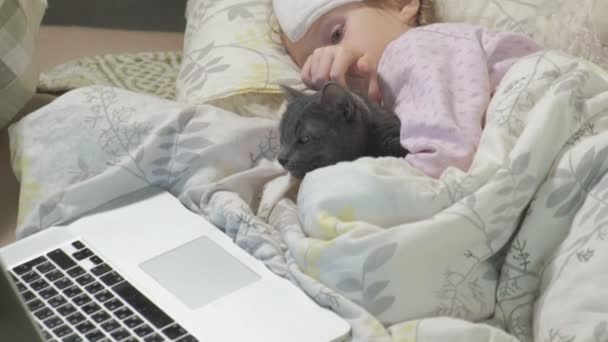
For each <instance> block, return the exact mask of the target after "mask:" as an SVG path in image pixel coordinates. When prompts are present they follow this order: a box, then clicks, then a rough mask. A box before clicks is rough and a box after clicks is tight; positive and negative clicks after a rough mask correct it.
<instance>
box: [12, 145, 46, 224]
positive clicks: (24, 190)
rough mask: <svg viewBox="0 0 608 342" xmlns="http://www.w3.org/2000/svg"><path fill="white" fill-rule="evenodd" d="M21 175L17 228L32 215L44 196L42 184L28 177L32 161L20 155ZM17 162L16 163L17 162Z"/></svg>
mask: <svg viewBox="0 0 608 342" xmlns="http://www.w3.org/2000/svg"><path fill="white" fill-rule="evenodd" d="M19 161H20V163H19V164H18V165H19V167H20V174H21V189H20V192H19V211H18V212H17V226H19V225H21V224H22V223H23V222H24V220H25V218H26V217H27V216H28V215H29V214H30V212H31V211H32V209H33V208H34V205H36V204H37V201H38V200H40V194H42V184H40V183H38V182H36V181H34V180H33V178H34V177H28V174H29V170H30V166H29V165H30V160H29V158H27V157H26V156H23V155H20V158H19ZM15 162H16V161H15Z"/></svg>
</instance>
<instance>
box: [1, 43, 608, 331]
mask: <svg viewBox="0 0 608 342" xmlns="http://www.w3.org/2000/svg"><path fill="white" fill-rule="evenodd" d="M607 118H608V74H607V73H606V72H605V71H602V69H600V68H599V67H596V66H595V65H593V64H591V63H588V62H585V61H584V60H580V59H575V58H572V57H570V56H566V55H563V54H561V53H558V52H552V51H546V52H542V53H537V54H534V55H531V56H530V57H527V58H525V59H524V60H522V61H521V62H519V63H517V64H516V65H515V66H514V67H513V68H512V69H511V70H510V71H509V72H508V73H507V75H506V76H505V78H504V79H503V81H502V82H501V84H500V87H499V89H498V90H497V92H496V94H495V95H494V97H493V99H492V102H491V104H490V106H489V109H488V113H487V118H486V123H485V129H484V133H483V136H482V140H481V143H480V147H479V150H478V152H477V154H476V157H475V160H474V162H473V165H472V167H471V169H470V170H469V172H467V173H463V172H461V171H459V170H457V169H448V170H447V171H446V172H445V173H444V174H443V176H442V177H441V178H440V179H438V180H435V179H430V178H427V177H425V176H423V175H422V174H420V173H419V172H418V171H417V170H415V169H413V168H412V167H410V166H409V165H408V164H407V163H406V162H405V161H404V160H400V159H394V158H379V159H372V158H363V159H360V160H357V161H355V162H350V163H340V164H338V165H335V166H331V167H327V168H323V169H319V170H317V171H315V172H312V173H310V174H309V175H307V177H306V178H305V179H304V181H303V182H302V183H301V184H300V186H299V189H298V188H297V187H296V186H297V184H296V183H295V182H293V181H292V180H291V179H290V178H289V176H288V175H286V174H285V172H284V171H283V170H282V169H281V168H280V167H279V166H278V165H277V163H276V162H275V161H274V159H275V158H276V153H277V149H278V141H277V131H276V126H277V123H276V121H273V120H266V119H260V118H245V117H240V116H237V115H235V114H232V113H230V112H226V111H223V110H220V109H218V108H216V107H212V106H198V107H192V106H185V105H182V104H179V103H175V102H172V101H167V100H162V99H158V98H154V97H150V96H147V95H141V94H135V93H132V92H129V91H126V90H120V89H116V88H110V87H99V86H97V87H86V88H81V89H77V90H74V91H72V92H69V93H67V94H65V95H63V96H62V97H60V98H59V99H57V100H56V101H54V102H53V103H51V104H50V105H48V106H46V107H44V108H41V109H40V110H38V111H37V112H35V113H32V114H31V115H29V116H28V117H26V118H25V119H23V120H22V121H20V122H19V123H17V124H16V125H13V126H12V127H11V129H10V134H11V148H12V153H13V168H14V170H15V173H16V174H17V175H18V177H19V178H20V180H21V184H22V191H21V198H20V212H19V227H18V235H19V236H20V237H24V236H26V235H29V234H33V233H35V232H37V231H40V230H41V229H45V228H48V227H50V226H52V225H55V224H58V223H61V222H64V221H67V220H70V219H73V218H76V217H79V216H81V215H83V214H85V213H86V212H88V211H89V210H92V209H94V208H96V207H98V206H100V205H103V204H104V203H107V202H108V201H111V200H113V199H114V198H117V197H119V196H122V195H124V194H127V193H130V192H133V191H136V190H139V189H141V188H143V187H147V186H161V187H163V188H165V189H168V190H169V191H170V192H172V193H173V194H174V195H175V196H177V197H178V198H179V199H180V200H181V201H182V203H184V204H185V205H186V206H187V207H188V208H190V209H191V210H193V211H194V212H197V213H199V214H200V215H202V216H203V217H205V218H206V219H208V220H209V221H211V222H212V223H214V224H215V225H217V226H218V227H219V228H220V229H222V230H224V231H225V232H226V234H228V235H229V236H230V237H231V238H233V239H234V241H235V242H236V243H237V244H238V245H239V246H241V247H242V248H243V249H245V250H246V251H248V252H249V253H251V254H252V255H254V256H255V257H257V258H259V259H260V260H262V261H264V262H265V263H266V265H268V267H269V268H270V269H272V270H273V271H274V272H276V273H278V274H279V275H282V276H284V277H287V278H289V279H290V280H291V281H293V282H294V283H296V284H297V285H298V286H300V287H301V288H302V289H303V290H304V291H306V292H307V293H308V294H309V295H310V296H311V297H312V298H314V299H315V300H316V301H317V302H318V303H319V304H320V305H322V306H326V307H328V308H331V309H332V310H334V311H335V312H337V313H338V314H340V315H341V316H342V317H344V318H345V319H347V320H348V321H349V322H350V323H351V326H352V332H353V334H352V335H353V336H352V340H354V341H450V342H452V341H463V342H476V341H480V342H481V341H484V342H485V341H608V299H607V298H608V286H606V274H608V248H606V243H607V242H606V238H607V237H608V206H607V205H606V201H607V200H608V179H606V177H604V175H605V174H606V171H608V162H606V159H607V156H608V135H606V132H607V128H608V119H607ZM295 190H298V191H297V194H296V192H295ZM296 200H297V201H296ZM296 203H297V206H296ZM311 328H314V327H311Z"/></svg>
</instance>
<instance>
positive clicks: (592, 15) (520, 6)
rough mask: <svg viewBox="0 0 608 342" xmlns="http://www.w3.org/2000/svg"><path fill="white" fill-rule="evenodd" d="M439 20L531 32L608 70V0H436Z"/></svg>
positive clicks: (549, 44) (540, 40)
mask: <svg viewBox="0 0 608 342" xmlns="http://www.w3.org/2000/svg"><path fill="white" fill-rule="evenodd" d="M435 7H436V11H437V13H436V14H437V18H438V20H439V21H453V22H468V23H473V24H479V25H482V26H485V27H488V28H490V29H494V30H499V31H511V32H516V33H520V34H524V35H527V36H529V37H531V38H532V39H534V40H535V41H537V42H538V43H539V44H541V45H542V46H544V47H545V48H549V49H559V50H562V51H565V52H568V53H570V54H573V55H575V56H579V57H583V58H585V59H588V60H590V61H592V62H594V63H596V64H598V65H600V66H601V67H603V68H604V69H607V70H608V22H607V20H606V18H607V17H606V15H607V14H608V1H606V0H527V1H519V0H493V1H488V0H435Z"/></svg>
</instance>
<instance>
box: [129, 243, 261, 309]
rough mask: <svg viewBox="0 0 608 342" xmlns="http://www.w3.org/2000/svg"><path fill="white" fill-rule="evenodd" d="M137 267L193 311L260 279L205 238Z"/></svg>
mask: <svg viewBox="0 0 608 342" xmlns="http://www.w3.org/2000/svg"><path fill="white" fill-rule="evenodd" d="M140 267H141V268H142V269H143V270H144V271H145V272H146V273H148V274H149V275H150V276H151V277H152V278H154V279H155V280H156V281H158V282H159V283H160V284H161V285H162V286H163V287H164V288H165V289H167V290H168V291H170V292H171V293H173V294H174V295H175V296H176V297H177V298H179V300H181V301H182V303H184V305H186V306H187V307H189V308H190V309H193V310H194V309H197V308H200V307H201V306H203V305H205V304H207V303H209V302H211V301H213V300H215V299H216V298H219V297H222V296H225V295H227V294H229V293H231V292H234V291H236V290H238V289H240V288H242V287H244V286H246V285H248V284H251V283H253V282H254V281H256V280H258V279H260V276H259V275H258V274H256V273H255V272H253V271H252V270H251V269H250V268H248V267H247V266H245V265H243V264H242V263H241V262H240V261H239V260H237V259H236V258H235V257H233V256H232V255H230V254H229V253H228V252H226V251H225V250H224V249H223V248H222V247H220V246H219V245H217V244H216V243H215V242H213V241H211V240H210V239H209V238H207V237H200V238H198V239H196V240H192V241H190V242H188V243H186V244H184V245H181V246H179V247H176V248H174V249H172V250H170V251H168V252H166V253H164V254H161V255H159V256H157V257H154V258H152V259H150V260H148V261H145V262H143V263H142V264H140Z"/></svg>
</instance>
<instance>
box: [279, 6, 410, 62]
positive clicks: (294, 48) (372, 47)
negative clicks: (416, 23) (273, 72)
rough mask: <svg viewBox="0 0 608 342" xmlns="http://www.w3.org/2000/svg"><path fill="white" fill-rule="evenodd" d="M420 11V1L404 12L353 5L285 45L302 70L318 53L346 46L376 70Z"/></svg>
mask: <svg viewBox="0 0 608 342" xmlns="http://www.w3.org/2000/svg"><path fill="white" fill-rule="evenodd" d="M418 8H419V2H418V0H410V1H409V3H408V4H407V5H405V6H404V7H403V8H401V9H399V8H397V7H388V6H387V7H378V6H371V5H369V4H366V3H365V2H354V3H350V4H347V5H344V6H340V7H337V8H335V9H333V10H332V11H330V12H328V13H326V14H325V15H323V16H322V17H321V18H319V20H317V21H316V22H315V23H314V24H313V25H312V26H311V27H310V29H309V30H308V31H307V32H306V34H305V35H304V37H302V39H300V40H299V41H297V42H292V41H290V40H289V39H287V38H286V37H284V38H283V41H284V44H285V46H286V48H287V51H288V52H289V54H290V55H291V57H292V58H293V60H294V61H295V62H296V64H298V66H300V67H302V66H303V65H304V63H305V62H306V59H307V58H308V57H309V56H310V55H311V54H312V53H313V52H314V50H315V49H317V48H320V47H324V46H328V45H343V46H344V47H348V48H350V49H352V50H355V51H359V52H361V53H364V54H367V56H368V58H369V61H370V63H371V65H373V66H377V65H378V63H379V62H380V58H381V57H382V53H383V52H384V49H385V48H386V46H387V45H388V44H389V43H390V42H391V41H393V40H395V39H396V38H397V37H399V36H400V35H402V34H403V33H405V32H406V31H407V30H408V29H410V28H411V27H410V25H409V23H411V22H412V21H413V18H415V15H416V13H417V12H418Z"/></svg>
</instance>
